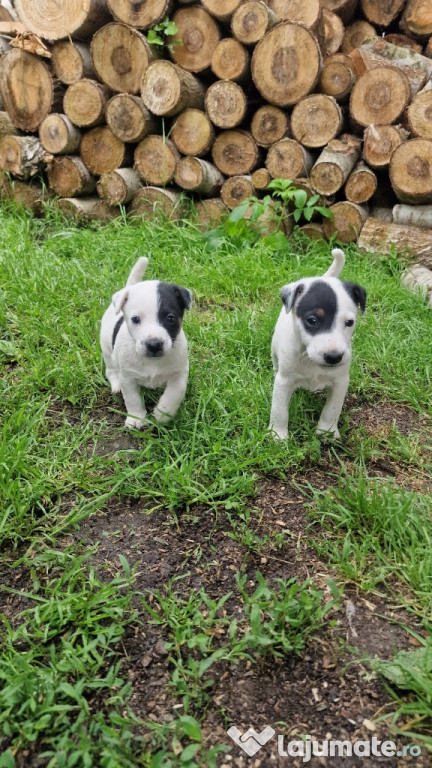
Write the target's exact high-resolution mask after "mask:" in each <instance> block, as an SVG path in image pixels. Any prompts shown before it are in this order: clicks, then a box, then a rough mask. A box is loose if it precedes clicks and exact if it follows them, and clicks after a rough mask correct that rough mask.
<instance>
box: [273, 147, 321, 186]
mask: <svg viewBox="0 0 432 768" xmlns="http://www.w3.org/2000/svg"><path fill="white" fill-rule="evenodd" d="M265 164H266V168H267V170H268V171H269V172H270V174H271V176H272V178H273V179H296V178H298V177H300V176H307V175H308V173H309V171H310V169H311V168H312V165H313V157H312V155H311V153H310V152H309V151H308V150H307V149H305V147H302V145H301V144H299V142H298V141H295V140H294V139H281V141H277V142H276V144H273V145H272V146H271V147H270V149H269V151H268V153H267V158H266V161H265Z"/></svg>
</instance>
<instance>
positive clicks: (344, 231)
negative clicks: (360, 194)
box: [323, 202, 368, 243]
mask: <svg viewBox="0 0 432 768" xmlns="http://www.w3.org/2000/svg"><path fill="white" fill-rule="evenodd" d="M329 210H330V211H331V212H332V214H333V219H325V220H324V221H323V228H324V234H325V236H326V238H327V239H328V240H329V239H330V238H331V237H333V236H334V235H336V237H337V239H338V240H340V241H341V243H354V242H355V241H356V240H357V238H358V236H359V234H360V232H361V231H362V228H363V225H364V223H365V221H366V219H367V214H368V212H367V207H366V206H364V205H356V203H349V202H342V203H335V204H334V205H331V206H330V209H329Z"/></svg>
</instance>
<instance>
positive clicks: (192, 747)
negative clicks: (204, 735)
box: [180, 744, 201, 763]
mask: <svg viewBox="0 0 432 768" xmlns="http://www.w3.org/2000/svg"><path fill="white" fill-rule="evenodd" d="M199 749H201V744H189V746H187V747H186V748H185V749H184V750H183V752H182V753H181V755H180V762H181V763H188V762H189V760H192V758H193V757H194V756H195V755H196V753H197V752H198V750H199Z"/></svg>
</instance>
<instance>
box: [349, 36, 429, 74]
mask: <svg viewBox="0 0 432 768" xmlns="http://www.w3.org/2000/svg"><path fill="white" fill-rule="evenodd" d="M362 50H364V51H368V52H370V53H375V54H377V55H378V56H382V58H383V59H386V61H387V62H388V63H389V64H390V63H391V64H394V65H395V67H404V68H407V69H414V70H415V71H416V72H421V73H423V74H425V75H426V78H427V79H429V78H430V77H431V75H432V61H431V60H430V59H428V57H427V56H422V55H421V54H420V53H416V51H414V50H412V49H411V48H402V47H400V46H398V45H393V44H392V43H390V42H388V40H387V39H386V38H384V39H383V38H380V37H378V38H375V39H374V40H367V41H365V42H364V43H363V45H362Z"/></svg>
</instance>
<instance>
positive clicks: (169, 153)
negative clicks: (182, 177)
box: [134, 134, 180, 187]
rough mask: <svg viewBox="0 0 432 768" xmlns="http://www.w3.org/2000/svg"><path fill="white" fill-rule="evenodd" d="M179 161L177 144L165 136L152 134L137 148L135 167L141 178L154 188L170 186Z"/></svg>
mask: <svg viewBox="0 0 432 768" xmlns="http://www.w3.org/2000/svg"><path fill="white" fill-rule="evenodd" d="M178 160H180V154H179V152H178V151H177V148H176V146H175V144H174V143H173V142H172V141H171V140H170V139H167V138H165V136H157V135H154V134H151V135H150V136H146V138H145V139H143V140H142V141H140V143H139V144H137V146H136V147H135V155H134V166H135V168H136V170H137V171H138V173H139V174H140V176H141V178H143V179H144V181H146V182H147V184H150V185H152V186H157V187H162V186H164V185H165V184H169V183H170V182H171V181H172V180H173V178H174V172H175V167H176V163H177V161H178Z"/></svg>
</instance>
